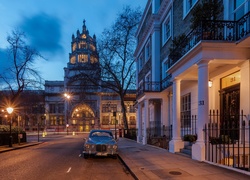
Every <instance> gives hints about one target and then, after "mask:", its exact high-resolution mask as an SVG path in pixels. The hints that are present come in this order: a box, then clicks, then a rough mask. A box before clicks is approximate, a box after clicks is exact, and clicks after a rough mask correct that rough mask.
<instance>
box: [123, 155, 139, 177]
mask: <svg viewBox="0 0 250 180" xmlns="http://www.w3.org/2000/svg"><path fill="white" fill-rule="evenodd" d="M118 158H119V160H120V161H121V162H122V164H123V165H124V166H125V167H126V168H127V170H128V171H129V173H130V174H131V175H132V176H133V178H134V179H136V180H139V178H138V177H137V176H136V175H135V173H133V171H131V169H130V168H129V166H128V165H127V164H126V163H125V162H124V161H123V159H122V158H121V156H120V155H119V154H118Z"/></svg>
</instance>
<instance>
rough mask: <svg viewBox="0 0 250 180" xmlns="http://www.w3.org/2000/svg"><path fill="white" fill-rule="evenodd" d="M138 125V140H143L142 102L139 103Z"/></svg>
mask: <svg viewBox="0 0 250 180" xmlns="http://www.w3.org/2000/svg"><path fill="white" fill-rule="evenodd" d="M136 126H137V129H138V135H137V142H142V117H141V104H140V103H138V109H137V123H136Z"/></svg>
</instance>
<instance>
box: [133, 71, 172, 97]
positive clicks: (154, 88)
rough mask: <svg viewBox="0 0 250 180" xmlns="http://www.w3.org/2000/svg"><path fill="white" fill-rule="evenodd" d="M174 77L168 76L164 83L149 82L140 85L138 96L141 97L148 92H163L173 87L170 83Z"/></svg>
mask: <svg viewBox="0 0 250 180" xmlns="http://www.w3.org/2000/svg"><path fill="white" fill-rule="evenodd" d="M171 77H172V75H171V74H170V75H168V76H167V77H166V78H164V79H163V80H162V81H147V82H143V83H141V84H140V85H139V88H138V89H137V91H136V96H137V97H139V96H141V95H142V94H144V93H146V92H161V91H163V90H164V89H166V88H168V87H169V86H171V85H172V82H171V81H170V79H171Z"/></svg>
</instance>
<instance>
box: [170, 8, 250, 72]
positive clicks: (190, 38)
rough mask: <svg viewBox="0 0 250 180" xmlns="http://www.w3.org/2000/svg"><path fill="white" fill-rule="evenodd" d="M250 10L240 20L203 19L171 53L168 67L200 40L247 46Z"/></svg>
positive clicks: (249, 31)
mask: <svg viewBox="0 0 250 180" xmlns="http://www.w3.org/2000/svg"><path fill="white" fill-rule="evenodd" d="M249 34H250V12H248V13H247V14H246V15H244V16H243V17H242V18H241V19H239V20H238V21H203V22H202V23H201V26H200V27H198V28H196V29H193V30H192V31H191V32H190V33H189V34H188V35H187V36H186V37H185V38H184V40H183V41H182V42H181V43H180V44H179V45H178V46H177V47H176V48H175V49H174V50H173V51H172V52H171V53H170V54H169V61H168V67H169V68H171V67H172V66H173V65H174V64H175V63H177V62H178V61H179V60H180V59H181V58H182V57H183V56H184V55H185V54H187V53H188V52H189V51H190V50H191V49H192V48H193V47H195V46H196V45H197V44H198V43H199V42H200V41H202V40H205V41H218V42H235V43H238V44H241V45H242V46H245V45H247V44H249V41H250V38H249Z"/></svg>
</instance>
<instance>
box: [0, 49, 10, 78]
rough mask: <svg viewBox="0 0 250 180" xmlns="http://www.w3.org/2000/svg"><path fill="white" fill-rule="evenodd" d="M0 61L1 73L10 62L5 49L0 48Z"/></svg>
mask: <svg viewBox="0 0 250 180" xmlns="http://www.w3.org/2000/svg"><path fill="white" fill-rule="evenodd" d="M0 62H1V66H0V74H2V73H3V72H4V71H5V70H6V69H7V68H8V67H10V65H11V62H10V61H9V60H8V54H7V50H6V49H2V48H0Z"/></svg>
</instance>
